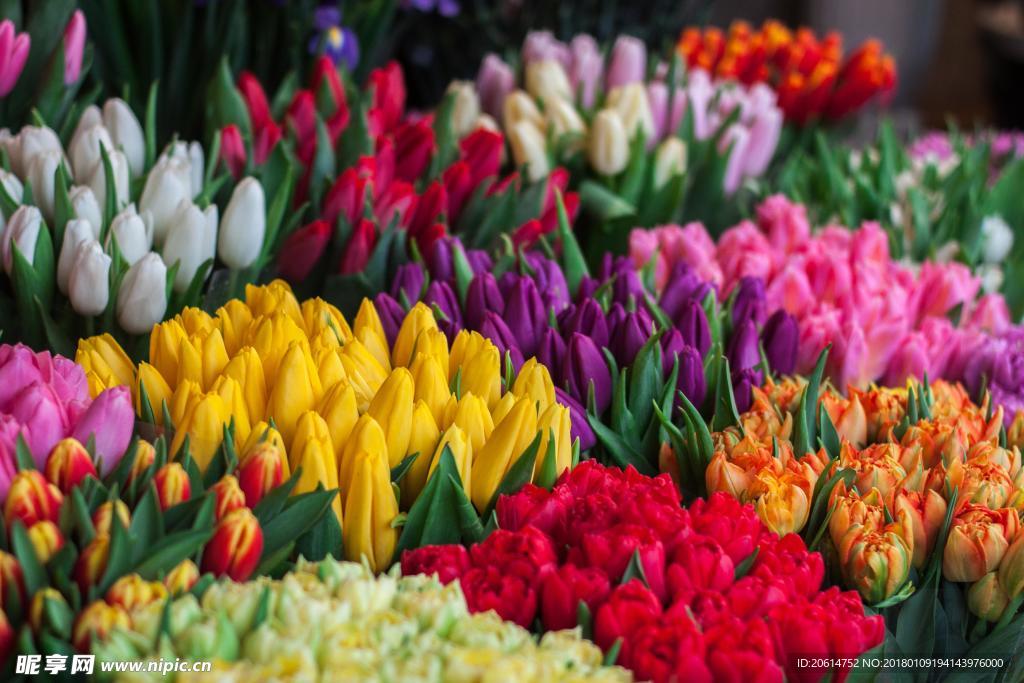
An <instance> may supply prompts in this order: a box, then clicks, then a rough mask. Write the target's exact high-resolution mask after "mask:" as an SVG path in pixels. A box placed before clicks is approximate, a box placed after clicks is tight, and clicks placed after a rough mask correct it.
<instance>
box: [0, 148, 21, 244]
mask: <svg viewBox="0 0 1024 683" xmlns="http://www.w3.org/2000/svg"><path fill="white" fill-rule="evenodd" d="M12 163H13V160H12ZM0 185H3V188H4V190H6V192H7V195H8V196H9V197H10V198H11V199H13V200H14V202H15V203H16V204H18V205H20V204H21V200H22V197H24V196H25V188H24V187H23V186H22V184H21V180H20V179H19V178H18V176H16V175H15V174H14V173H12V172H10V171H5V170H2V169H0ZM0 232H2V229H0Z"/></svg>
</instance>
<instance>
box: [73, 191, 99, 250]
mask: <svg viewBox="0 0 1024 683" xmlns="http://www.w3.org/2000/svg"><path fill="white" fill-rule="evenodd" d="M68 199H70V200H71V208H72V209H74V212H75V216H76V217H77V218H78V219H79V220H84V221H88V223H89V226H90V227H91V228H92V236H93V237H94V238H95V239H99V237H100V229H101V228H102V227H103V211H102V210H101V209H100V205H99V202H98V201H96V195H95V194H93V192H92V190H91V189H90V188H88V187H85V186H84V185H77V186H75V187H72V188H71V191H70V192H69V193H68Z"/></svg>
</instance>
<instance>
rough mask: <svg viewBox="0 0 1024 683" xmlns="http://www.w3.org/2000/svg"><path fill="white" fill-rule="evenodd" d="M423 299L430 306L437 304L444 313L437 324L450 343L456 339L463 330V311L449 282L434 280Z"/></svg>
mask: <svg viewBox="0 0 1024 683" xmlns="http://www.w3.org/2000/svg"><path fill="white" fill-rule="evenodd" d="M423 301H424V302H425V303H426V304H427V305H428V306H437V308H438V309H439V310H440V311H441V312H442V313H444V319H440V320H438V321H437V326H438V327H439V328H440V329H441V331H442V332H444V333H445V336H446V337H448V343H451V342H453V341H455V335H457V334H458V333H459V331H460V330H462V312H461V310H462V309H461V307H460V306H459V298H458V297H457V296H456V295H455V291H454V290H453V289H452V287H451V285H449V284H448V283H447V282H442V281H439V280H434V281H433V282H431V283H430V286H429V287H427V293H426V295H425V296H424V297H423Z"/></svg>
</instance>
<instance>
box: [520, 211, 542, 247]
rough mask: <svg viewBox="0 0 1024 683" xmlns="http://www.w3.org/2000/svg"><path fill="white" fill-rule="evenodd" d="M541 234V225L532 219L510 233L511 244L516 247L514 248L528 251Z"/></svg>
mask: <svg viewBox="0 0 1024 683" xmlns="http://www.w3.org/2000/svg"><path fill="white" fill-rule="evenodd" d="M543 234H544V226H543V224H541V222H540V221H539V220H537V219H536V218H532V219H530V220H528V221H526V222H525V223H523V224H522V225H520V226H519V227H518V228H516V229H515V231H514V232H513V233H512V244H514V245H516V247H523V248H524V249H529V248H530V247H531V246H533V245H534V244H536V242H537V240H539V239H540V237H541V235H543Z"/></svg>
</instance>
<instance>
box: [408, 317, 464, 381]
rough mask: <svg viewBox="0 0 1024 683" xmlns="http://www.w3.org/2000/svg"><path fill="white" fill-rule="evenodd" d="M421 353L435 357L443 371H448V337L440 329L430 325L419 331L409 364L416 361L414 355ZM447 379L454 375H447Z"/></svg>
mask: <svg viewBox="0 0 1024 683" xmlns="http://www.w3.org/2000/svg"><path fill="white" fill-rule="evenodd" d="M421 353H423V354H426V355H428V356H431V357H433V358H435V359H437V362H438V364H439V365H440V366H441V368H442V369H444V371H445V373H447V372H448V365H449V355H450V354H449V352H448V337H447V336H446V335H445V333H444V332H442V331H441V330H440V329H437V328H433V327H430V328H427V329H425V330H423V331H422V332H420V335H419V337H417V338H416V350H415V351H414V352H413V358H412V360H411V361H410V366H411V365H412V364H413V363H415V362H416V360H415V359H416V356H418V355H419V354H421ZM447 379H449V380H452V379H454V377H452V376H447Z"/></svg>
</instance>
